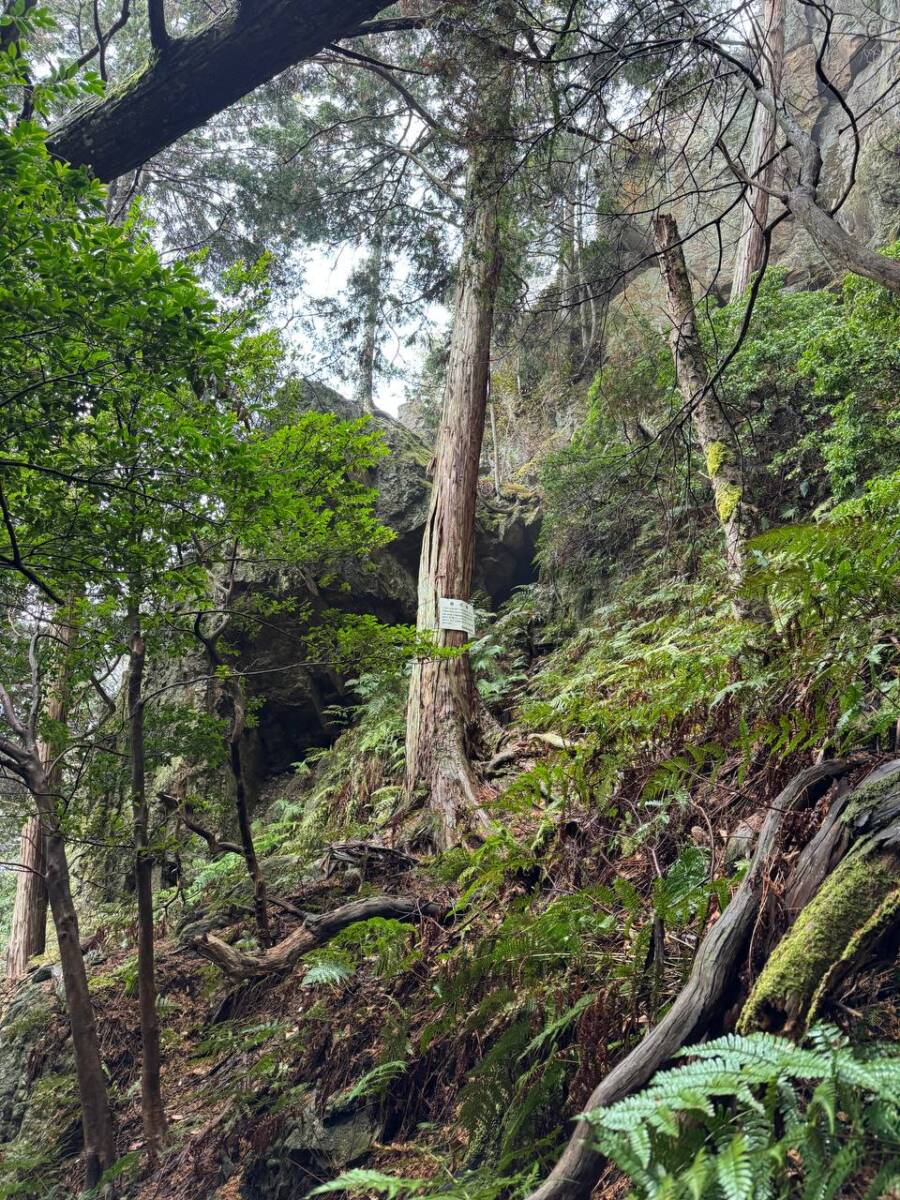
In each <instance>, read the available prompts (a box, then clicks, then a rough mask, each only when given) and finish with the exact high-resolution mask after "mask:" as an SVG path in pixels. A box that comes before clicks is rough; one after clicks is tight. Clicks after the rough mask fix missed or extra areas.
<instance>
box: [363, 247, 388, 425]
mask: <svg viewBox="0 0 900 1200" xmlns="http://www.w3.org/2000/svg"><path fill="white" fill-rule="evenodd" d="M383 265H384V234H383V231H382V229H381V227H380V226H379V227H378V228H377V229H376V230H375V234H374V236H373V238H372V246H371V250H370V253H369V261H368V262H367V264H366V282H365V287H366V308H365V314H364V318H363V331H362V342H361V344H360V349H359V381H358V384H357V388H356V397H357V399H358V400H359V402H360V404H361V405H362V407H363V410H364V411H365V412H367V413H370V412H373V411H374V409H375V359H376V357H377V355H378V327H379V324H380V317H381V272H382V267H383Z"/></svg>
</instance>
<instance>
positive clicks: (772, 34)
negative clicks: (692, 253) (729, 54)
mask: <svg viewBox="0 0 900 1200" xmlns="http://www.w3.org/2000/svg"><path fill="white" fill-rule="evenodd" d="M783 63H784V0H763V5H762V45H761V47H760V59H759V63H758V65H757V71H758V73H759V74H760V76H761V77H762V78H763V79H765V81H766V83H767V85H768V87H769V88H770V90H771V91H772V92H773V93H774V94H777V92H778V90H779V88H780V87H781V71H782V66H783ZM775 128H776V126H775V117H774V116H773V114H772V113H770V112H769V110H768V109H766V108H763V107H762V106H759V107H758V108H757V110H756V113H755V115H754V118H753V142H752V146H751V149H750V177H751V179H752V180H754V181H756V183H757V184H758V186H756V187H753V186H750V187H748V189H747V194H746V196H745V198H744V199H745V204H744V208H743V210H742V213H741V233H740V238H739V239H738V246H737V253H736V256H735V260H734V275H733V277H732V281H731V299H732V301H734V300H736V299H737V298H738V297H739V296H741V295H743V293H744V291H745V290H746V289H747V287H748V285H749V283H750V280H751V279H752V278H753V276H754V275H755V274H756V273H757V272H758V271H759V270H760V269H761V268H762V265H763V258H764V252H765V242H764V238H763V231H764V229H765V227H766V221H767V220H768V216H769V190H768V189H770V188H771V186H772V182H773V176H774V172H775V162H774V155H775V150H776V142H775Z"/></svg>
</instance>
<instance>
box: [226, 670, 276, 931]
mask: <svg viewBox="0 0 900 1200" xmlns="http://www.w3.org/2000/svg"><path fill="white" fill-rule="evenodd" d="M238 686H239V685H238ZM231 700H232V703H233V704H234V713H235V717H234V720H233V722H232V727H231V732H230V734H229V736H228V765H229V768H230V770H231V777H232V781H233V786H234V804H235V809H236V810H237V819H238V829H239V830H240V835H241V849H242V852H243V855H244V862H245V863H246V864H247V874H248V875H249V876H250V879H251V882H252V883H253V912H254V915H255V917H256V932H257V935H258V937H259V943H260V945H261V946H263V947H266V946H271V944H272V934H271V930H270V929H269V913H268V906H267V896H266V880H265V876H264V875H263V873H262V869H261V867H260V865H259V859H258V858H257V857H256V847H255V845H254V843H253V831H252V829H251V828H250V811H249V808H248V805H247V785H246V780H245V778H244V766H243V761H242V759H241V736H242V734H243V732H244V705H245V702H244V698H243V696H237V697H235V696H234V695H233V693H231Z"/></svg>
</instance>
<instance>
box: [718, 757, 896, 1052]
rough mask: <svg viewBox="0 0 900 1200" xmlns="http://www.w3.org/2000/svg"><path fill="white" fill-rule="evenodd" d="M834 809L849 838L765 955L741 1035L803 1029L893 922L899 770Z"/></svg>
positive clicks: (868, 786) (741, 1024)
mask: <svg viewBox="0 0 900 1200" xmlns="http://www.w3.org/2000/svg"><path fill="white" fill-rule="evenodd" d="M842 810H843V811H842V814H841V824H842V825H844V827H845V828H846V829H847V832H848V836H849V838H851V839H852V838H853V837H854V835H856V841H855V842H854V843H853V844H852V845H851V848H850V850H849V852H848V853H847V855H846V856H845V857H844V858H843V859H842V860H841V862H840V863H839V864H838V866H837V867H836V868H835V869H834V870H833V871H832V872H831V873H830V874H829V875H828V876H827V878H826V879H825V880H824V882H823V883H822V885H821V887H820V888H819V890H818V891H817V892H816V894H815V896H814V897H813V898H812V900H810V902H809V903H808V904H807V905H806V907H805V908H804V909H803V911H802V912H801V913H800V915H799V916H798V917H797V920H796V921H795V923H794V924H793V926H792V927H791V928H790V929H789V930H788V932H787V933H786V934H785V936H784V937H783V938H782V940H781V942H779V944H778V946H777V947H776V948H775V950H774V952H773V953H772V955H771V956H770V958H769V960H768V962H767V963H766V965H765V968H764V969H763V971H762V972H761V974H760V976H759V979H758V980H757V981H756V985H755V986H754V988H753V991H752V992H751V994H750V998H749V999H748V1001H747V1003H746V1005H745V1006H744V1010H743V1012H742V1014H741V1021H740V1029H741V1030H742V1031H745V1032H747V1031H749V1030H751V1029H767V1030H770V1031H772V1032H779V1033H780V1032H788V1033H793V1032H795V1031H797V1030H802V1029H805V1028H806V1027H807V1026H808V1025H809V1024H810V1023H811V1022H812V1020H813V1019H814V1017H815V1015H816V1014H817V1012H818V1010H819V1009H820V1008H821V1006H822V1004H823V1002H824V1000H825V999H826V997H827V995H828V994H829V993H830V992H831V991H832V990H833V989H834V988H835V987H836V986H837V984H838V983H839V982H840V981H841V980H843V979H844V978H845V977H846V975H847V974H849V972H850V970H851V969H853V968H854V967H855V966H856V965H858V964H859V962H861V961H862V959H863V958H864V957H865V955H866V954H867V953H868V952H869V951H870V949H871V948H872V947H873V946H874V945H875V944H877V942H878V941H879V940H880V939H881V938H882V937H886V936H888V935H889V934H890V933H891V931H892V930H894V929H896V928H897V926H898V922H900V889H898V886H897V881H898V879H900V767H898V766H897V765H896V764H895V769H894V770H893V771H892V772H891V773H890V774H889V775H888V776H887V777H886V778H879V779H875V780H874V781H872V782H870V783H869V784H863V786H862V787H860V788H859V789H857V791H856V792H854V793H853V795H852V796H851V797H850V799H849V803H848V804H847V805H846V807H843V806H842ZM826 824H828V823H826Z"/></svg>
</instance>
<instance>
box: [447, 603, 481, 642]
mask: <svg viewBox="0 0 900 1200" xmlns="http://www.w3.org/2000/svg"><path fill="white" fill-rule="evenodd" d="M438 628H439V629H458V630H459V631H460V632H461V633H465V634H468V636H469V637H474V636H475V609H474V608H473V607H472V605H471V604H469V603H468V602H467V601H465V600H453V599H451V598H449V597H445V596H441V597H440V599H439V600H438Z"/></svg>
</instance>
